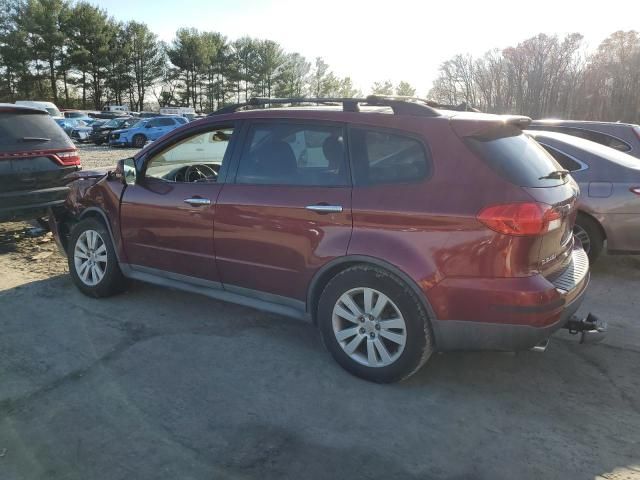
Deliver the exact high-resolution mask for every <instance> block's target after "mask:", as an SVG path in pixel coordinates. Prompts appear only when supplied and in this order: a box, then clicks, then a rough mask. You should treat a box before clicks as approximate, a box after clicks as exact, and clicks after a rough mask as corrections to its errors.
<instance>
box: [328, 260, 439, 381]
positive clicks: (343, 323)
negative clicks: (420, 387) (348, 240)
mask: <svg viewBox="0 0 640 480" xmlns="http://www.w3.org/2000/svg"><path fill="white" fill-rule="evenodd" d="M318 323H319V327H320V332H321V334H322V339H323V341H324V344H325V345H326V347H327V349H328V350H329V352H330V353H331V355H332V356H333V358H334V359H335V360H336V361H337V362H338V363H339V364H340V365H341V366H342V367H343V368H344V369H345V370H347V371H348V372H350V373H352V374H353V375H356V376H358V377H361V378H364V379H366V380H371V381H373V382H379V383H390V382H397V381H399V380H403V379H405V378H407V377H409V376H411V375H412V374H413V373H415V372H416V371H417V370H418V369H419V368H420V367H421V366H422V365H423V364H424V363H425V362H426V361H427V359H428V358H429V356H430V355H431V353H432V352H433V340H432V336H431V330H430V326H429V321H428V319H427V315H426V312H425V310H424V307H423V306H422V304H421V303H420V301H419V300H418V298H417V297H416V294H415V293H414V292H413V290H411V288H410V287H409V286H408V285H406V284H405V283H404V282H403V281H402V280H401V279H400V278H398V277H397V276H395V275H393V274H391V273H389V272H387V271H386V270H383V269H381V268H378V267H372V266H367V265H358V266H355V267H351V268H348V269H346V270H344V271H342V272H340V273H339V274H337V275H336V276H335V277H334V278H333V279H331V280H330V281H329V283H328V284H327V286H326V287H325V289H324V291H323V293H322V295H321V297H320V302H319V305H318Z"/></svg>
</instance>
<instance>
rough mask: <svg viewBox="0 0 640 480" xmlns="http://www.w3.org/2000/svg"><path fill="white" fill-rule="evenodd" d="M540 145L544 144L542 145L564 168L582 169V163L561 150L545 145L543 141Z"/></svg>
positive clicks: (572, 170) (571, 170) (573, 170)
mask: <svg viewBox="0 0 640 480" xmlns="http://www.w3.org/2000/svg"><path fill="white" fill-rule="evenodd" d="M540 145H542V147H543V148H544V149H545V150H546V151H547V152H549V154H550V155H551V156H552V157H553V158H555V159H556V162H558V163H559V164H560V165H561V166H562V168H564V169H565V170H569V171H570V172H575V171H577V170H581V169H582V165H580V164H579V163H578V162H576V161H575V160H574V159H572V158H571V157H569V156H567V155H565V154H564V153H561V152H559V151H558V150H556V149H555V148H552V147H548V146H547V145H545V144H543V143H541V144H540Z"/></svg>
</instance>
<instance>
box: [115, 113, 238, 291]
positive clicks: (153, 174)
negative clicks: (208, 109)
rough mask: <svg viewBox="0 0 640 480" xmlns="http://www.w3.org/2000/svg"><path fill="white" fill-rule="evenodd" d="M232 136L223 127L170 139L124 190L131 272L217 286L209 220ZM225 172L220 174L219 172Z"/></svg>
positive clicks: (124, 233)
mask: <svg viewBox="0 0 640 480" xmlns="http://www.w3.org/2000/svg"><path fill="white" fill-rule="evenodd" d="M232 136H233V128H232V127H231V126H226V125H222V126H219V127H216V128H208V129H206V130H205V131H199V132H198V133H191V134H187V135H186V136H185V137H184V138H181V139H180V140H179V141H177V142H176V141H175V140H171V142H170V145H169V146H167V147H166V148H162V146H159V148H158V149H156V150H154V151H152V152H151V153H150V155H149V156H148V158H146V159H145V161H144V165H143V166H142V169H141V172H140V174H139V176H138V179H137V182H136V184H135V185H132V186H129V187H127V188H126V190H125V192H124V194H123V199H122V207H121V213H120V215H121V219H120V223H121V230H122V240H123V243H124V249H125V253H126V255H127V260H128V262H129V264H130V265H131V267H132V268H134V269H139V270H145V269H146V270H147V271H150V272H151V273H159V272H170V273H174V274H179V275H182V276H184V277H185V278H184V279H185V280H187V281H188V280H189V278H196V279H203V280H209V281H214V282H217V281H218V280H219V278H218V273H217V271H216V265H215V252H214V248H213V218H214V211H215V204H216V199H217V198H218V194H219V193H220V190H221V188H222V181H221V180H222V179H220V181H219V179H218V173H219V172H220V171H221V168H222V167H221V165H222V163H223V161H225V162H226V156H227V155H226V153H227V150H228V146H229V144H230V141H231V139H232ZM223 170H224V169H223Z"/></svg>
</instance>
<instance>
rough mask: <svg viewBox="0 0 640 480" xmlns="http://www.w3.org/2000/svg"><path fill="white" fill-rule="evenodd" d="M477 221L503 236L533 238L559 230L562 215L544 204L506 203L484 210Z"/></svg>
mask: <svg viewBox="0 0 640 480" xmlns="http://www.w3.org/2000/svg"><path fill="white" fill-rule="evenodd" d="M477 218H478V220H480V221H481V222H482V223H483V224H485V225H486V226H487V227H489V228H490V229H491V230H495V231H496V232H498V233H502V234H504V235H517V236H535V235H543V234H545V233H547V232H550V231H552V230H555V229H556V228H560V225H561V224H562V215H560V213H559V212H557V211H556V210H554V209H553V207H551V205H547V204H544V203H535V202H527V203H507V204H501V205H492V206H490V207H487V208H484V209H483V210H482V211H481V212H480V213H479V214H478V217H477Z"/></svg>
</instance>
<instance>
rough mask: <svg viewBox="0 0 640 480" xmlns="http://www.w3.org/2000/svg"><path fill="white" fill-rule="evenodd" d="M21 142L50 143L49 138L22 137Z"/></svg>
mask: <svg viewBox="0 0 640 480" xmlns="http://www.w3.org/2000/svg"><path fill="white" fill-rule="evenodd" d="M22 141H23V142H50V141H51V139H50V138H45V137H22Z"/></svg>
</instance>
